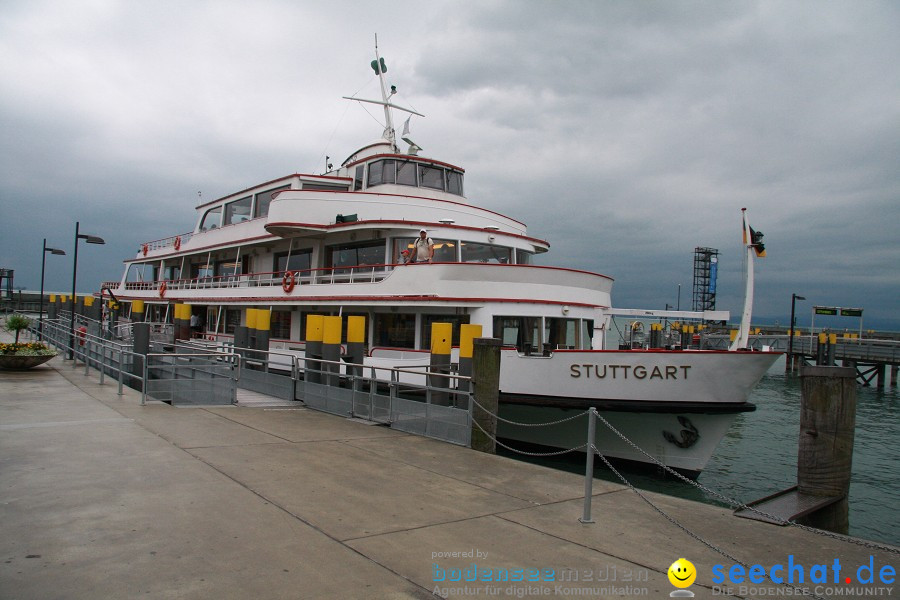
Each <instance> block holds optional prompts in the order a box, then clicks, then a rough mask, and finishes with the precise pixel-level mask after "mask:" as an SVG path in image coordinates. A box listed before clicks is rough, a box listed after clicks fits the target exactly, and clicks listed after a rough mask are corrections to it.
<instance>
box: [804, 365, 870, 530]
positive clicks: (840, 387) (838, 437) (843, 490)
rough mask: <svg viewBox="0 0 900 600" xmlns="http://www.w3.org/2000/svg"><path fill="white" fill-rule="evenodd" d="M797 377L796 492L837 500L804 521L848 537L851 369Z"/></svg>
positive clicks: (818, 369)
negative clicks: (797, 443) (798, 425)
mask: <svg viewBox="0 0 900 600" xmlns="http://www.w3.org/2000/svg"><path fill="white" fill-rule="evenodd" d="M800 377H801V390H802V398H801V404H800V440H799V442H800V443H799V449H798V454H797V487H798V491H799V492H800V493H801V494H808V495H811V496H822V497H829V496H830V497H833V496H840V497H841V499H840V500H838V501H837V502H835V503H833V504H831V505H829V506H827V507H825V508H823V509H821V510H819V511H817V512H815V513H812V514H810V515H809V516H808V517H805V519H804V521H805V522H806V523H807V524H809V525H812V526H814V527H819V528H822V529H827V530H829V531H836V532H839V533H847V531H848V529H849V519H848V509H849V505H848V493H849V491H850V475H851V467H852V465H853V438H854V431H855V428H856V369H854V368H850V367H832V366H808V367H803V368H801V369H800Z"/></svg>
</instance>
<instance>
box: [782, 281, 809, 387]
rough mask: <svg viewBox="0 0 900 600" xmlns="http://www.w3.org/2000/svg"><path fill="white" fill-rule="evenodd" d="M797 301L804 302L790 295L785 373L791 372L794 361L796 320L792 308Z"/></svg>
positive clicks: (800, 298)
mask: <svg viewBox="0 0 900 600" xmlns="http://www.w3.org/2000/svg"><path fill="white" fill-rule="evenodd" d="M797 300H806V298H804V297H803V296H798V295H797V294H791V324H790V326H789V327H788V355H787V361H788V364H787V367H786V369H785V370H786V371H793V368H791V367H792V363H793V360H794V325H795V323H796V319H795V318H794V308H795V306H796V304H797Z"/></svg>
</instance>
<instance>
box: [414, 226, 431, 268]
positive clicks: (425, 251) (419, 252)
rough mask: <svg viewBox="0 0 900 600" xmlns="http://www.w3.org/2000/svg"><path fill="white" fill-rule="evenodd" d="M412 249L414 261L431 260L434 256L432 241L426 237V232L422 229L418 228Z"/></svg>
mask: <svg viewBox="0 0 900 600" xmlns="http://www.w3.org/2000/svg"><path fill="white" fill-rule="evenodd" d="M413 250H414V251H415V253H416V262H417V263H423V262H428V263H430V262H431V259H432V258H433V257H434V241H433V240H432V239H431V238H430V237H428V232H427V231H426V230H424V229H420V230H419V237H418V239H416V243H415V246H414V248H413Z"/></svg>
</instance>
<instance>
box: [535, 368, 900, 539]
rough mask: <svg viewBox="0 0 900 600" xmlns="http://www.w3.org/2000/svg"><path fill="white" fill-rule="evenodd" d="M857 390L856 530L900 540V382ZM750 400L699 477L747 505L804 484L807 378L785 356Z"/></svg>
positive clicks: (681, 487)
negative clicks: (801, 443) (801, 454)
mask: <svg viewBox="0 0 900 600" xmlns="http://www.w3.org/2000/svg"><path fill="white" fill-rule="evenodd" d="M856 390H857V413H856V434H855V439H854V449H853V475H852V482H851V485H850V535H852V536H855V537H860V538H864V539H869V540H879V541H884V542H888V543H891V544H895V545H900V519H897V517H896V515H895V513H894V510H895V509H896V507H898V506H900V429H898V420H900V392H898V388H896V387H894V388H890V387H886V388H885V389H884V390H883V391H878V390H876V389H875V388H874V387H863V386H859V385H858V386H857V388H856ZM750 401H751V402H753V403H754V404H756V406H757V409H756V410H755V411H754V412H751V413H742V414H740V415H739V416H738V417H737V419H736V420H735V422H734V424H733V425H732V427H731V429H730V430H729V432H728V434H727V435H726V436H725V438H724V439H723V440H722V442H721V443H720V444H719V447H718V448H717V449H716V452H715V454H713V457H712V459H711V460H710V462H709V464H708V465H707V467H706V469H705V470H704V471H703V473H702V474H701V475H700V477H699V479H698V482H699V483H702V484H703V485H705V486H706V487H708V488H711V489H714V490H716V491H717V492H719V493H721V494H723V495H725V496H727V497H729V498H734V499H736V500H739V501H741V502H750V501H752V500H757V499H759V498H762V497H764V496H768V495H769V494H772V493H774V492H777V491H780V490H783V489H785V488H788V487H790V486H792V485H795V484H796V482H797V481H796V480H797V445H798V436H799V431H800V377H799V376H798V375H796V374H795V375H786V374H785V373H784V361H783V360H780V361H778V362H776V363H775V365H773V366H772V368H771V369H770V370H769V372H768V373H767V374H766V375H765V376H764V377H763V379H762V381H760V383H759V385H758V386H757V387H756V389H755V390H754V391H753V394H751V396H750ZM598 427H602V425H599V424H598ZM582 456H583V455H582ZM536 462H540V463H541V464H545V465H548V466H553V467H556V468H561V469H565V470H569V471H573V472H581V473H583V472H584V462H583V459H582V460H581V461H579V460H576V459H574V457H568V456H567V457H566V458H561V459H556V460H548V459H542V460H540V461H536ZM598 462H599V461H598ZM579 466H580V471H579ZM621 472H622V473H623V475H625V476H626V477H628V479H629V480H630V481H631V482H632V483H634V484H635V486H636V487H638V488H640V489H646V490H652V491H657V492H662V493H666V494H671V495H673V496H679V497H682V498H689V499H693V500H698V501H701V502H707V503H709V504H720V505H724V504H722V503H721V502H720V501H718V499H716V498H715V497H713V496H709V495H707V494H706V493H705V492H703V491H701V490H699V489H697V488H696V487H694V486H692V485H689V484H686V483H683V482H681V481H679V480H677V479H675V478H672V477H669V478H661V477H659V476H657V475H653V474H649V473H647V472H640V471H632V470H624V471H621ZM596 473H597V476H598V477H600V478H602V479H607V480H609V481H616V482H618V481H619V480H618V479H617V478H616V476H615V475H614V474H613V473H612V472H611V471H609V470H608V469H606V468H605V467H603V466H602V464H601V466H600V467H598V468H597V471H596ZM735 518H737V517H735Z"/></svg>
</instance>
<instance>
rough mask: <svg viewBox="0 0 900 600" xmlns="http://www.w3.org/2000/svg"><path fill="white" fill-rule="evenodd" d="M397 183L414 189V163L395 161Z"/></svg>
mask: <svg viewBox="0 0 900 600" xmlns="http://www.w3.org/2000/svg"><path fill="white" fill-rule="evenodd" d="M397 183H399V184H400V185H411V186H413V187H416V163H414V162H410V161H408V160H398V161H397Z"/></svg>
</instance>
